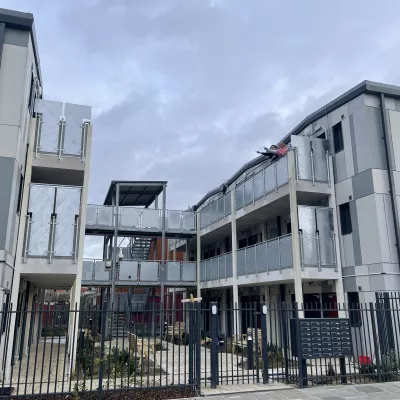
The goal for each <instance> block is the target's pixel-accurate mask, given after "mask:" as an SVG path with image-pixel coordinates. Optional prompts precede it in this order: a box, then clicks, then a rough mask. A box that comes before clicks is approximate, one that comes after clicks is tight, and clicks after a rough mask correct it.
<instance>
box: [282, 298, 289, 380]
mask: <svg viewBox="0 0 400 400" xmlns="http://www.w3.org/2000/svg"><path fill="white" fill-rule="evenodd" d="M281 307H282V334H283V358H284V360H285V380H286V383H288V377H289V356H288V347H289V344H288V343H289V341H288V329H287V312H286V303H281Z"/></svg>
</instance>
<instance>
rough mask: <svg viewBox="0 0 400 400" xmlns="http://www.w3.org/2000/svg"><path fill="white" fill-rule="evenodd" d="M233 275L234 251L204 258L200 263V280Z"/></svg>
mask: <svg viewBox="0 0 400 400" xmlns="http://www.w3.org/2000/svg"><path fill="white" fill-rule="evenodd" d="M231 277H232V253H226V254H223V255H221V256H217V257H213V258H209V259H207V260H203V261H201V263H200V281H201V282H210V281H218V280H222V279H227V278H231Z"/></svg>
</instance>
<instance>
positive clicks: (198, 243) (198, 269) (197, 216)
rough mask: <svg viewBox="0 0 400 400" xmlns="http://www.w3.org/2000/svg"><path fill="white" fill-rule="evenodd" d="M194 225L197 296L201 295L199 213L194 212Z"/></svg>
mask: <svg viewBox="0 0 400 400" xmlns="http://www.w3.org/2000/svg"><path fill="white" fill-rule="evenodd" d="M196 226H197V235H196V252H197V254H196V261H197V296H196V297H201V289H200V285H201V281H200V263H201V240H200V213H199V212H198V211H197V212H196Z"/></svg>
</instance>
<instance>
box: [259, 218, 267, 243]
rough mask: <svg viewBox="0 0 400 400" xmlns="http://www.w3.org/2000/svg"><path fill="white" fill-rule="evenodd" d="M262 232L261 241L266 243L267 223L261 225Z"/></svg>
mask: <svg viewBox="0 0 400 400" xmlns="http://www.w3.org/2000/svg"><path fill="white" fill-rule="evenodd" d="M260 228H261V229H260V230H261V241H262V242H265V241H266V240H267V224H266V223H265V222H263V223H262V224H261V225H260Z"/></svg>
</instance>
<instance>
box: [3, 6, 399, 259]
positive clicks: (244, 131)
mask: <svg viewBox="0 0 400 400" xmlns="http://www.w3.org/2000/svg"><path fill="white" fill-rule="evenodd" d="M3 3H5V5H4V7H9V8H16V9H20V10H22V11H31V12H34V14H35V19H36V30H37V38H38V42H39V50H40V54H41V63H42V69H43V77H44V85H45V96H46V97H47V98H51V99H63V100H68V101H73V102H76V103H86V104H92V105H93V111H94V119H93V125H94V131H93V132H94V139H93V148H92V166H91V178H90V179H91V180H90V192H89V201H90V202H95V203H99V202H102V201H103V199H104V196H105V192H106V190H107V188H108V185H109V181H110V180H112V179H163V180H164V179H165V180H168V181H169V186H168V206H169V207H171V208H184V207H186V206H188V205H190V204H193V203H195V202H197V201H198V200H199V199H200V198H201V197H202V196H203V195H204V194H205V193H206V192H207V191H209V190H210V189H212V188H214V187H216V186H217V185H219V184H220V183H222V182H223V181H224V180H226V179H227V178H229V177H230V176H231V175H232V174H233V173H234V172H235V171H236V170H237V169H238V168H239V167H240V166H241V165H242V164H243V163H245V162H247V161H248V160H249V159H250V158H251V157H253V155H254V150H256V149H257V148H258V147H259V146H261V145H263V144H269V143H272V142H276V141H278V140H279V139H280V138H281V137H283V136H285V135H286V133H287V132H288V131H290V130H291V129H292V128H293V127H294V126H295V125H297V123H298V122H300V120H301V119H302V118H304V117H305V116H306V115H307V114H308V113H310V112H312V111H314V110H315V109H317V108H318V107H320V106H322V105H323V104H324V103H325V102H327V101H329V100H331V99H332V98H334V97H335V96H337V95H339V94H341V93H342V92H343V91H345V90H347V89H349V88H350V87H352V86H354V85H355V84H357V83H359V82H360V81H362V80H364V79H370V80H380V81H385V82H388V83H392V84H400V73H399V54H400V53H399V48H400V26H399V24H398V21H397V20H398V15H399V14H400V3H399V2H398V1H393V0H392V1H390V0H387V1H380V2H373V1H365V0H354V1H351V2H349V1H346V0H337V1H331V2H327V1H323V2H322V1H320V0H304V1H301V2H300V1H291V0H287V1H277V2H271V1H262V0H246V1H244V0H151V1H148V0H124V1H122V0H114V1H112V2H111V1H106V0H90V1H89V0H85V1H78V0H69V1H67V2H49V1H47V0H5V1H3ZM89 242H90V243H92V242H93V240H92V239H90V240H89ZM93 246H94V247H90V248H89V249H90V254H94V252H95V251H94V250H93V249H95V248H98V246H99V245H93ZM96 246H97V247H96Z"/></svg>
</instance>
